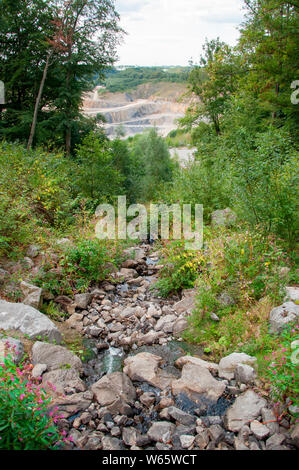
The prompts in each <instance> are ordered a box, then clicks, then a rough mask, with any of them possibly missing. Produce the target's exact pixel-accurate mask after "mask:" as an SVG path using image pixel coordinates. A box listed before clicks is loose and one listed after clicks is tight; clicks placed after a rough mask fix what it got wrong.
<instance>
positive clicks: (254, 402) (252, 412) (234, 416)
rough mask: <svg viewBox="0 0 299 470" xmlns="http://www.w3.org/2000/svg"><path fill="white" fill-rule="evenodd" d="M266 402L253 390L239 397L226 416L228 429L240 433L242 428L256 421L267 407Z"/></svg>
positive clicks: (225, 422) (225, 421)
mask: <svg viewBox="0 0 299 470" xmlns="http://www.w3.org/2000/svg"><path fill="white" fill-rule="evenodd" d="M266 403H267V402H266V400H264V399H263V398H261V397H259V396H258V395H257V394H256V393H255V392H253V391H252V390H248V391H247V392H245V393H243V394H242V395H240V396H238V397H237V399H236V401H235V402H234V404H233V405H232V406H230V407H229V408H228V409H227V411H226V413H225V415H224V424H225V427H226V429H228V430H229V431H233V432H238V431H240V430H241V428H242V427H243V426H244V425H246V424H248V423H250V422H251V421H253V420H255V419H256V418H257V417H258V416H259V415H260V413H261V410H262V409H263V408H264V407H265V405H266Z"/></svg>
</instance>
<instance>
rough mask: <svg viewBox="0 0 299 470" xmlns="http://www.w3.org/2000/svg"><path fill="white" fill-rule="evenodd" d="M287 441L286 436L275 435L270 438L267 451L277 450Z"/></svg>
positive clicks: (267, 442)
mask: <svg viewBox="0 0 299 470" xmlns="http://www.w3.org/2000/svg"><path fill="white" fill-rule="evenodd" d="M284 441H285V436H284V435H283V434H278V433H276V434H273V436H271V437H269V439H267V441H266V449H267V450H275V449H274V448H276V447H277V446H280V445H281V444H282V443H283V442H284Z"/></svg>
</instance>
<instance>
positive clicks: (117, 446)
mask: <svg viewBox="0 0 299 470" xmlns="http://www.w3.org/2000/svg"><path fill="white" fill-rule="evenodd" d="M102 448H103V450H122V449H123V447H122V445H121V441H120V440H119V439H117V438H116V437H109V436H104V437H103V439H102Z"/></svg>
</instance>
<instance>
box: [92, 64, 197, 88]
mask: <svg viewBox="0 0 299 470" xmlns="http://www.w3.org/2000/svg"><path fill="white" fill-rule="evenodd" d="M189 72H190V67H128V68H126V69H123V70H117V69H113V70H111V71H109V72H108V73H107V75H106V79H105V80H104V81H102V82H101V85H103V86H104V87H105V88H106V90H107V91H110V92H111V93H115V92H128V91H131V90H134V89H135V88H137V87H138V86H139V85H142V84H144V83H158V82H168V83H186V82H187V79H188V75H189Z"/></svg>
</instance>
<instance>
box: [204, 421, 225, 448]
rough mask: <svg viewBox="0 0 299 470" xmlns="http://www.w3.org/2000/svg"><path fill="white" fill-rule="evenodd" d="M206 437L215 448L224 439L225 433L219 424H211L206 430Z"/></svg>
mask: <svg viewBox="0 0 299 470" xmlns="http://www.w3.org/2000/svg"><path fill="white" fill-rule="evenodd" d="M208 435H209V436H210V439H211V441H213V442H215V445H216V446H217V445H218V444H219V442H220V441H222V439H223V438H224V436H225V431H224V429H223V428H222V427H221V426H220V425H219V424H212V426H210V427H209V429H208Z"/></svg>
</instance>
